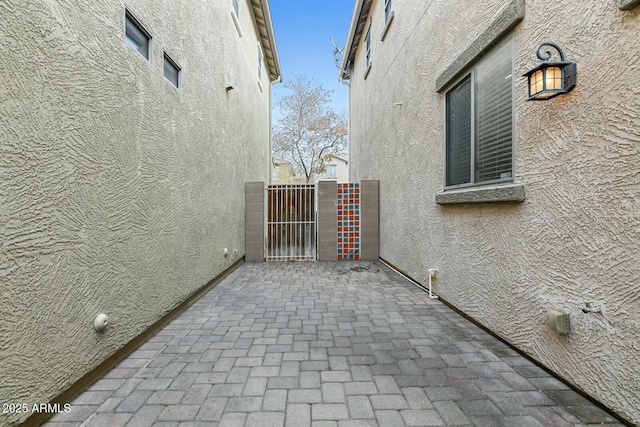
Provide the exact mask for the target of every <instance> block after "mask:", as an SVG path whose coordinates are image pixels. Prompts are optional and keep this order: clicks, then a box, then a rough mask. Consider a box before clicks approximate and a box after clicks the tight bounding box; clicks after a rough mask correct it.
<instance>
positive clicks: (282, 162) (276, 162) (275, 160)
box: [272, 157, 291, 165]
mask: <svg viewBox="0 0 640 427" xmlns="http://www.w3.org/2000/svg"><path fill="white" fill-rule="evenodd" d="M272 161H273V164H274V165H286V164H291V162H290V161H288V160H284V159H278V158H276V157H273V159H272Z"/></svg>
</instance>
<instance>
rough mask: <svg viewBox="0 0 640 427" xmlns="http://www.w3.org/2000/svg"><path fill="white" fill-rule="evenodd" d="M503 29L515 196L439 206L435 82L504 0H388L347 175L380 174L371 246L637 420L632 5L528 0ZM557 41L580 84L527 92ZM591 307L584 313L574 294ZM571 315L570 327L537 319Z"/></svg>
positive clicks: (638, 178) (360, 53) (360, 73)
mask: <svg viewBox="0 0 640 427" xmlns="http://www.w3.org/2000/svg"><path fill="white" fill-rule="evenodd" d="M523 3H526V4H525V6H526V8H525V10H526V12H525V16H524V19H523V20H522V21H521V22H520V23H519V24H517V25H516V26H515V29H514V30H513V32H512V34H513V39H514V46H515V47H514V51H515V53H514V55H515V56H514V77H515V85H514V93H515V104H514V107H515V144H514V147H515V160H514V171H515V182H517V183H523V184H524V186H525V189H526V198H525V200H524V202H522V203H463V204H457V205H438V204H436V202H435V198H436V194H437V193H438V192H440V191H442V189H443V186H444V163H445V159H444V149H445V148H444V147H445V142H444V141H445V140H444V138H445V135H444V105H445V92H440V93H438V92H436V79H437V77H438V76H439V75H440V74H441V73H443V72H444V71H445V70H446V69H447V67H448V66H449V65H450V64H452V63H453V62H454V61H455V60H456V58H458V57H459V56H460V55H462V54H463V52H464V51H465V49H467V47H468V46H470V45H471V44H472V43H473V42H474V41H475V40H477V39H478V37H479V36H480V35H481V34H483V33H484V32H485V31H486V30H487V28H488V26H489V25H490V23H491V22H493V21H494V19H495V18H496V17H498V16H499V15H500V13H501V12H502V11H503V10H504V8H505V7H506V5H510V4H512V3H511V2H505V1H503V0H478V1H475V2H467V3H465V6H464V7H459V6H454V5H451V3H450V2H449V3H447V2H424V1H421V0H407V1H402V2H400V1H398V2H394V18H393V21H392V22H391V24H390V26H389V27H388V29H387V33H386V35H385V37H384V40H381V38H382V33H383V28H384V1H382V0H376V1H374V2H373V6H372V9H371V13H370V15H369V18H370V21H368V23H367V24H369V22H370V24H371V34H372V39H371V40H372V51H371V54H372V58H371V61H372V66H371V69H370V70H369V72H368V74H367V75H366V78H365V73H366V69H365V68H366V67H365V56H364V55H365V49H364V47H363V43H364V35H365V34H366V31H367V27H365V29H364V31H363V34H362V38H361V40H360V43H359V46H358V48H357V53H356V57H355V63H354V66H353V70H352V72H351V75H350V80H349V84H350V86H349V91H350V92H349V93H350V104H349V109H350V126H351V127H350V147H351V152H350V161H351V165H350V166H351V178H352V180H353V181H359V180H366V179H378V180H379V181H380V191H379V197H380V256H381V257H382V258H383V259H385V260H388V261H389V262H391V263H392V264H394V265H395V266H397V267H398V268H399V269H401V270H403V271H404V272H406V273H407V274H409V275H410V276H412V277H413V278H415V279H417V280H418V281H421V282H422V283H426V282H427V281H428V274H429V273H428V270H429V268H438V270H439V272H438V280H437V281H435V282H434V290H435V291H436V293H437V294H438V295H440V296H441V298H443V299H445V300H446V301H448V302H450V303H451V304H452V305H454V306H455V307H456V308H458V309H460V310H461V311H463V312H464V313H466V314H467V315H469V316H470V317H472V318H474V319H476V320H477V321H479V322H480V323H482V324H483V325H484V326H486V327H488V328H489V329H491V330H492V331H493V332H495V333H496V334H497V335H499V336H500V337H502V338H504V339H505V340H506V341H508V342H509V343H511V344H512V345H514V346H516V347H518V348H519V349H521V350H522V351H524V352H525V353H526V354H528V355H529V356H531V357H533V358H534V359H536V360H537V361H539V362H541V363H542V364H543V365H544V366H546V367H548V368H549V369H551V370H553V371H554V372H556V373H557V374H559V375H560V376H561V377H562V378H564V379H566V380H568V381H569V382H571V383H572V384H574V385H575V386H577V387H578V388H580V389H582V390H584V391H585V392H587V393H588V394H589V395H591V396H593V397H594V398H595V399H597V400H599V401H600V402H603V403H604V404H605V405H607V406H608V407H610V408H612V409H613V410H615V411H616V412H618V413H619V414H622V415H623V416H624V417H626V418H627V419H629V420H632V421H633V422H634V423H640V381H639V379H640V359H639V358H638V354H639V352H640V344H638V343H639V340H638V331H639V330H640V329H639V327H640V298H639V291H638V283H639V282H640V249H639V248H640V236H639V232H638V231H639V230H640V214H639V212H640V175H639V174H638V164H640V148H639V147H640V144H639V143H640V127H639V126H638V123H640V96H639V95H640V85H639V83H638V78H637V77H638V75H640V47H639V45H638V44H637V43H636V41H637V34H638V31H639V29H640V7H638V8H634V9H631V10H629V11H621V10H619V9H618V7H617V6H618V5H617V2H615V1H600V2H570V3H567V2H555V1H551V0H526V2H523ZM544 41H552V42H555V43H557V44H558V45H559V46H561V47H562V48H563V49H564V53H565V56H566V57H567V59H568V60H570V61H574V62H577V70H578V78H577V87H576V88H575V89H574V91H573V92H571V93H570V94H568V95H564V96H561V97H558V98H555V99H553V100H550V101H546V102H527V101H526V100H525V99H526V96H527V83H526V79H525V78H523V77H521V74H522V73H524V72H525V71H527V70H529V69H531V68H533V67H534V66H536V65H538V64H539V62H540V61H539V60H538V58H536V57H535V49H536V47H537V46H538V45H539V44H540V43H542V42H544ZM588 301H589V302H594V305H596V306H598V307H601V308H602V311H603V313H602V314H585V313H583V312H582V311H581V308H582V307H584V303H585V302H588ZM553 308H560V309H564V310H567V311H568V312H569V313H570V316H571V332H570V334H569V335H568V336H561V335H558V334H557V333H555V332H554V331H553V330H551V328H549V327H548V326H547V325H546V324H545V320H546V316H547V312H548V311H549V310H550V309H553Z"/></svg>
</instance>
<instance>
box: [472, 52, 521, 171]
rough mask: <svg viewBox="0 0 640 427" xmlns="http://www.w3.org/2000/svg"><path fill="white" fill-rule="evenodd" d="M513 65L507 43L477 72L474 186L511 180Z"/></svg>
mask: <svg viewBox="0 0 640 427" xmlns="http://www.w3.org/2000/svg"><path fill="white" fill-rule="evenodd" d="M511 63H512V60H511V43H506V44H504V45H502V46H501V47H500V48H498V50H496V51H495V52H494V53H493V54H492V55H491V56H490V57H489V58H487V59H486V60H485V61H483V62H482V63H481V64H480V65H479V66H478V67H477V68H476V70H475V116H476V121H475V152H476V165H475V182H482V181H489V180H496V179H504V178H511V173H512V170H511V169H512V139H513V135H512V133H513V132H512V129H513V123H512V120H513V118H512V103H513V102H512V71H511V69H512V65H511Z"/></svg>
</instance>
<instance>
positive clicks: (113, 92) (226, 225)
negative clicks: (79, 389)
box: [0, 0, 270, 426]
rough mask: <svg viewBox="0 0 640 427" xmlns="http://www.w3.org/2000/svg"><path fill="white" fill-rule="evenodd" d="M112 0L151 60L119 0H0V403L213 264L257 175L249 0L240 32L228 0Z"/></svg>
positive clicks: (257, 101) (84, 358) (182, 291)
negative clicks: (142, 32)
mask: <svg viewBox="0 0 640 427" xmlns="http://www.w3.org/2000/svg"><path fill="white" fill-rule="evenodd" d="M126 3H127V7H129V8H130V10H131V11H132V12H133V13H134V15H135V16H136V17H137V18H138V19H139V20H140V21H141V22H142V24H143V25H144V26H145V27H146V29H147V30H148V31H149V32H150V33H151V35H152V37H153V58H152V60H151V62H148V61H146V60H145V59H144V58H143V57H142V56H141V55H139V54H138V53H137V52H136V51H134V50H133V49H132V48H131V47H129V46H128V45H127V44H126V43H125V41H124V11H125V9H124V4H123V3H122V2H121V1H114V0H105V1H94V0H73V1H68V0H62V1H60V0H42V1H37V2H27V1H22V0H6V1H2V2H0V52H2V57H3V58H2V61H1V62H0V183H1V185H0V237H1V238H0V378H1V380H0V402H2V403H28V404H29V405H31V404H33V403H46V402H47V401H48V400H49V399H50V398H52V397H53V396H55V395H57V394H58V393H59V392H61V391H62V390H64V389H66V388H67V387H69V386H70V385H71V384H72V383H73V382H74V381H76V380H77V379H78V378H80V377H81V376H82V375H83V374H85V373H86V372H87V371H89V370H90V369H92V368H94V367H95V366H97V365H98V364H100V363H101V362H102V361H103V360H105V359H106V358H107V357H108V356H109V355H111V354H112V353H114V352H115V351H116V350H118V349H119V348H120V347H122V346H123V345H124V344H125V343H127V342H128V341H130V340H131V339H132V338H134V337H135V336H136V335H138V334H140V333H141V332H143V331H144V330H145V329H146V328H147V327H148V326H150V325H151V324H153V323H154V322H155V321H157V320H158V319H159V318H160V317H161V316H162V315H163V314H165V313H167V312H168V311H170V310H172V309H173V308H174V307H176V306H177V305H178V304H179V303H180V302H182V301H183V300H184V299H185V298H186V297H187V296H188V295H190V294H191V293H193V292H194V291H196V290H197V289H199V288H200V287H202V286H204V285H205V284H206V283H207V282H208V281H209V280H211V279H212V278H214V277H216V276H217V275H218V274H219V273H221V272H222V271H223V270H224V269H225V268H227V267H229V266H230V265H231V264H232V263H233V262H234V261H235V260H237V259H238V258H239V257H240V256H242V255H243V254H244V251H245V249H244V182H245V181H251V180H253V181H257V180H261V181H266V180H268V178H269V175H268V173H269V172H268V168H269V163H268V162H269V150H270V147H269V123H270V104H269V98H270V84H269V80H268V73H267V68H266V65H265V64H263V66H262V69H263V72H262V76H263V80H262V86H263V88H264V90H263V91H261V90H260V88H259V87H258V82H257V60H258V59H257V58H258V54H257V45H258V38H257V36H256V30H255V27H254V25H253V21H252V19H251V15H250V13H251V12H250V10H249V7H248V4H247V3H246V2H240V4H241V11H240V23H241V25H242V26H243V33H244V36H243V37H239V35H238V32H237V31H236V29H235V27H234V24H233V21H232V19H231V14H230V13H231V10H232V6H231V2H230V1H229V2H222V1H209V2H202V1H196V0H187V1H183V2H181V3H180V6H179V7H178V6H176V5H175V4H174V3H173V2H167V1H163V2H157V1H151V0H128V1H127V2H126ZM163 50H165V51H166V52H167V53H168V54H169V55H170V56H171V57H172V58H173V59H174V60H175V61H176V62H177V63H178V65H179V66H180V67H182V69H183V78H182V82H183V87H182V89H180V90H176V88H175V87H173V86H172V85H171V84H170V83H169V82H168V81H166V80H165V78H164V77H163V72H162V66H163V63H162V57H163ZM228 84H231V85H233V87H234V89H233V90H231V91H230V92H228V93H227V92H226V91H225V86H227V85H228ZM225 247H226V248H228V249H229V256H228V257H227V258H225V257H224V256H223V248H225ZM235 250H237V251H235ZM100 312H103V313H106V314H107V315H108V316H109V319H110V326H109V327H108V328H107V330H106V331H105V332H104V333H102V334H98V333H96V332H94V330H93V328H92V322H93V318H94V317H95V316H96V315H97V314H98V313H100ZM27 415H28V414H27ZM23 418H25V416H24V415H12V416H7V415H5V414H0V425H3V426H4V425H8V424H11V423H13V422H16V421H18V420H20V419H23Z"/></svg>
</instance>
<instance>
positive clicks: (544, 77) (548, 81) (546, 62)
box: [523, 42, 577, 101]
mask: <svg viewBox="0 0 640 427" xmlns="http://www.w3.org/2000/svg"><path fill="white" fill-rule="evenodd" d="M544 46H548V47H551V48H553V49H555V50H556V51H557V52H558V55H559V56H560V61H552V60H551V57H552V56H553V53H552V52H551V51H549V50H545V51H544V52H543V51H542V48H543V47H544ZM536 55H537V56H538V58H540V59H541V60H542V64H540V65H538V66H537V67H536V68H534V69H532V70H529V71H527V72H526V73H524V74H523V76H527V79H528V80H529V98H528V99H527V101H545V100H547V99H551V98H553V97H555V96H558V95H562V94H563V93H568V92H571V91H572V90H573V88H574V87H576V77H577V73H576V63H575V62H569V61H565V60H564V53H563V52H562V49H560V48H559V47H558V45H556V44H555V43H549V42H545V43H542V44H541V45H540V46H538V50H537V51H536Z"/></svg>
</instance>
